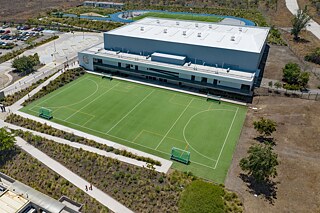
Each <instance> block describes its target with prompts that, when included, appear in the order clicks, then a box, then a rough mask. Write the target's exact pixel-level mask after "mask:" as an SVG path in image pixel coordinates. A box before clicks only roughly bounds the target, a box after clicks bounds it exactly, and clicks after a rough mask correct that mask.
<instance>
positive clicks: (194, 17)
mask: <svg viewBox="0 0 320 213" xmlns="http://www.w3.org/2000/svg"><path fill="white" fill-rule="evenodd" d="M145 17H154V18H168V19H180V20H191V21H205V22H219V21H221V20H222V19H223V18H220V17H216V16H199V15H191V14H175V13H160V12H148V13H145V14H142V15H140V16H137V17H134V18H133V20H135V21H137V20H140V19H143V18H145Z"/></svg>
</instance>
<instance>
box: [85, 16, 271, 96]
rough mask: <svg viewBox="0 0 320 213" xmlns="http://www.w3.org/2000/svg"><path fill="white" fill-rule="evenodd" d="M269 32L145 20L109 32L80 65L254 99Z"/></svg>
mask: <svg viewBox="0 0 320 213" xmlns="http://www.w3.org/2000/svg"><path fill="white" fill-rule="evenodd" d="M177 22H178V23H179V24H177ZM142 29H143V30H142ZM268 33H269V28H263V27H251V26H250V27H248V26H241V27H239V26H236V25H223V24H219V23H206V22H196V21H185V20H179V21H177V20H171V19H159V18H144V19H141V20H139V21H136V22H133V23H131V24H129V25H125V26H123V27H120V28H117V29H115V30H112V31H109V32H106V33H104V44H101V45H98V46H96V47H93V48H91V49H88V50H86V51H83V52H80V53H79V62H80V65H81V66H83V67H84V68H85V69H88V70H91V71H97V72H107V73H111V74H115V75H117V74H124V75H129V76H135V77H142V78H147V79H153V80H158V81H161V82H168V83H171V84H178V85H184V86H188V87H193V88H198V89H205V90H208V91H212V90H215V91H222V92H227V93H238V94H241V95H244V96H251V95H252V87H253V84H254V80H255V77H257V76H258V75H259V73H260V70H259V65H260V62H261V58H262V56H263V53H264V49H265V46H266V40H267V36H268Z"/></svg>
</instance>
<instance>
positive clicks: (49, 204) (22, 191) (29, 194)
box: [9, 181, 65, 213]
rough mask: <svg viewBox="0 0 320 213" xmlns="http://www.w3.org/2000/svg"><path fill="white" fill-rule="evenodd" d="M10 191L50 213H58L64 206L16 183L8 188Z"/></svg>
mask: <svg viewBox="0 0 320 213" xmlns="http://www.w3.org/2000/svg"><path fill="white" fill-rule="evenodd" d="M9 190H10V191H13V192H15V193H17V194H19V195H20V196H23V197H24V198H26V199H28V200H30V201H31V202H32V203H34V204H35V205H38V206H40V207H41V208H42V209H44V210H46V211H48V212H52V213H60V212H61V211H62V210H63V208H64V207H65V205H63V204H62V203H60V202H59V201H57V200H55V199H53V198H51V197H49V196H47V195H45V194H43V193H41V192H39V191H37V190H35V189H33V188H31V187H29V186H27V185H24V184H23V183H20V182H18V181H16V182H14V183H13V184H12V185H11V186H10V187H9Z"/></svg>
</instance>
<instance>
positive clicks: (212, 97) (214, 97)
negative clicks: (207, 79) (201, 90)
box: [207, 93, 221, 104]
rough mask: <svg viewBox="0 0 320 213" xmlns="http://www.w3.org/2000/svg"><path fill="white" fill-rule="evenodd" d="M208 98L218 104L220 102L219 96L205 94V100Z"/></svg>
mask: <svg viewBox="0 0 320 213" xmlns="http://www.w3.org/2000/svg"><path fill="white" fill-rule="evenodd" d="M209 100H214V101H218V102H219V104H220V103H221V96H217V95H212V94H210V93H208V94H207V101H209Z"/></svg>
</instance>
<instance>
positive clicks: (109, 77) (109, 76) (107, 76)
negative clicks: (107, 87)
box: [102, 74, 112, 81]
mask: <svg viewBox="0 0 320 213" xmlns="http://www.w3.org/2000/svg"><path fill="white" fill-rule="evenodd" d="M104 78H107V79H109V80H110V81H111V80H112V75H108V74H105V75H103V76H102V79H104Z"/></svg>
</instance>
